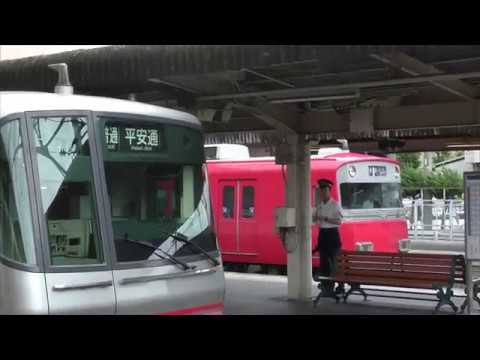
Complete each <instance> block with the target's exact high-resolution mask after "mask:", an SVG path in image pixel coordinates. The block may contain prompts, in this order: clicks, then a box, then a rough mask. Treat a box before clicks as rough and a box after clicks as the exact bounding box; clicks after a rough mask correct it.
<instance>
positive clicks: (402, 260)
mask: <svg viewBox="0 0 480 360" xmlns="http://www.w3.org/2000/svg"><path fill="white" fill-rule="evenodd" d="M337 261H338V262H344V261H347V262H348V261H358V262H372V263H384V264H392V263H393V264H412V265H417V264H425V265H437V264H438V265H445V266H451V264H452V259H433V258H425V259H421V258H415V259H410V258H409V257H406V256H390V257H384V256H382V257H374V256H345V255H339V256H338V257H337Z"/></svg>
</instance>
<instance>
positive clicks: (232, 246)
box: [217, 181, 238, 253]
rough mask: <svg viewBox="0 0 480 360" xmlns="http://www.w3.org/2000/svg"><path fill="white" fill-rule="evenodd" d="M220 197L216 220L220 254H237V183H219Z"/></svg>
mask: <svg viewBox="0 0 480 360" xmlns="http://www.w3.org/2000/svg"><path fill="white" fill-rule="evenodd" d="M219 185H220V196H219V198H218V201H219V206H218V209H220V210H219V214H218V216H217V219H218V235H219V236H221V238H220V244H221V249H220V250H221V251H222V252H229V253H231V252H237V250H238V248H237V244H238V241H237V240H238V239H237V232H238V231H237V226H238V222H237V218H238V206H237V205H236V203H237V201H236V199H237V196H236V194H237V182H236V181H220V183H219Z"/></svg>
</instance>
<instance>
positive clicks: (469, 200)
mask: <svg viewBox="0 0 480 360" xmlns="http://www.w3.org/2000/svg"><path fill="white" fill-rule="evenodd" d="M464 184H465V203H464V204H465V212H464V213H465V257H466V259H467V260H480V172H467V173H464Z"/></svg>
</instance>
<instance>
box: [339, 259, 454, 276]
mask: <svg viewBox="0 0 480 360" xmlns="http://www.w3.org/2000/svg"><path fill="white" fill-rule="evenodd" d="M337 268H338V269H339V271H345V270H354V269H358V270H385V271H400V272H434V273H445V274H450V273H451V267H447V266H443V265H442V266H420V265H402V264H400V265H398V264H394V265H388V264H374V263H356V262H354V263H352V262H349V263H343V264H338V265H337ZM458 274H459V275H460V273H458Z"/></svg>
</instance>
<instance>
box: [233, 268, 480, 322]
mask: <svg viewBox="0 0 480 360" xmlns="http://www.w3.org/2000/svg"><path fill="white" fill-rule="evenodd" d="M225 281H226V294H225V315H432V312H433V309H434V307H435V302H433V301H419V300H404V299H388V298H376V297H371V298H369V299H368V300H367V301H363V298H362V297H361V296H358V295H352V296H351V297H350V298H349V299H348V303H346V304H344V303H343V302H341V303H339V304H336V303H335V300H333V299H328V298H326V299H321V300H320V301H319V303H318V305H317V307H316V308H314V307H313V304H312V302H313V299H312V301H309V302H298V301H291V300H288V298H287V296H286V294H287V277H286V276H279V275H259V274H245V273H234V272H225ZM312 289H313V291H312V295H313V296H316V295H317V294H318V291H319V290H318V289H317V288H316V284H315V283H314V282H313V281H312ZM454 291H455V293H462V289H455V290H454ZM462 301H463V299H462V298H455V299H454V302H455V304H456V305H457V306H460V305H461V304H462ZM474 309H475V314H480V312H479V311H478V306H475V307H474ZM452 314H454V313H453V312H452V310H451V308H450V307H448V306H444V307H442V308H441V310H440V311H439V312H438V315H452Z"/></svg>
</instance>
